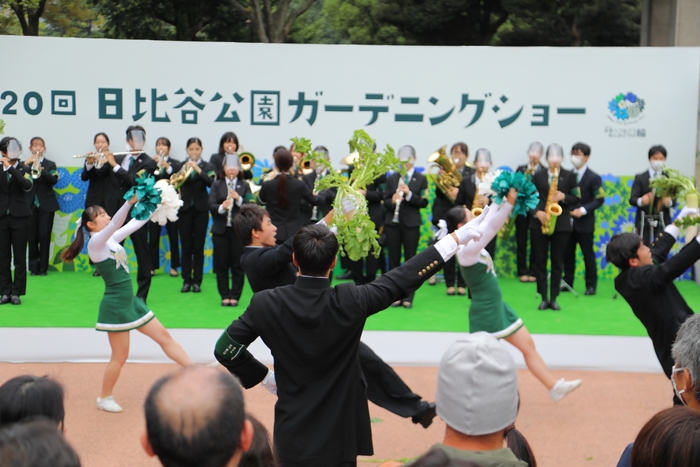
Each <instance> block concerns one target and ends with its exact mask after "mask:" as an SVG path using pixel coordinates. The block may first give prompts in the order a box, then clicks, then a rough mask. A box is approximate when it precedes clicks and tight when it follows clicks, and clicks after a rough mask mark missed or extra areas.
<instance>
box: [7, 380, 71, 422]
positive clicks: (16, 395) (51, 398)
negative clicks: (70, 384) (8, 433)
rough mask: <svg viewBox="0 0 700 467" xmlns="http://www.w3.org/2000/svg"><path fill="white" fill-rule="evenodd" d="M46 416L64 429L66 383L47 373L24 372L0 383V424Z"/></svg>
mask: <svg viewBox="0 0 700 467" xmlns="http://www.w3.org/2000/svg"><path fill="white" fill-rule="evenodd" d="M37 416H41V417H46V418H47V419H49V420H52V421H53V422H54V423H55V424H56V425H58V427H59V429H61V430H63V418H64V416H65V410H64V407H63V386H61V384H59V383H57V382H56V381H54V380H52V379H50V378H48V377H47V376H34V375H22V376H17V377H15V378H12V379H10V380H9V381H7V382H5V384H3V385H2V386H0V427H3V426H7V425H10V424H12V423H16V422H19V421H20V420H23V419H26V418H29V417H37Z"/></svg>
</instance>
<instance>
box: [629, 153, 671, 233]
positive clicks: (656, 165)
mask: <svg viewBox="0 0 700 467" xmlns="http://www.w3.org/2000/svg"><path fill="white" fill-rule="evenodd" d="M665 165H666V148H665V147H663V146H652V147H651V148H650V149H649V169H648V170H647V171H645V172H642V173H640V174H637V175H635V176H634V182H633V183H632V190H631V192H630V205H631V206H634V207H636V208H637V215H636V216H635V218H634V225H635V227H636V228H637V233H638V234H639V235H640V236H641V237H642V239H643V240H644V244H645V245H647V246H648V245H650V244H651V242H652V241H653V240H654V238H656V236H657V235H658V234H659V233H660V232H662V231H663V229H664V226H666V225H668V224H669V223H670V222H671V208H672V207H673V205H674V202H673V200H672V199H671V198H660V197H658V196H656V195H655V193H654V191H653V190H652V189H651V187H650V186H649V182H650V181H651V179H653V178H656V177H663V176H664V175H663V172H662V171H663V168H664V166H665Z"/></svg>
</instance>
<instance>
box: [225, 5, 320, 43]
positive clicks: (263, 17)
mask: <svg viewBox="0 0 700 467" xmlns="http://www.w3.org/2000/svg"><path fill="white" fill-rule="evenodd" d="M315 1H316V0H305V1H304V3H303V4H302V5H300V6H299V7H297V8H294V9H291V3H292V0H280V1H279V2H278V3H277V7H276V8H275V10H274V11H272V3H271V1H270V0H250V3H249V4H248V6H244V5H243V4H242V3H241V2H239V1H238V0H228V2H229V3H230V4H231V5H232V6H233V7H234V8H236V9H237V10H238V11H240V12H241V13H243V15H244V16H245V17H246V18H247V19H249V20H250V21H251V23H252V25H253V26H254V27H255V29H256V30H257V33H258V39H259V40H260V42H268V43H282V42H284V41H285V40H286V39H287V35H288V34H289V31H290V30H291V28H292V25H293V24H294V21H296V19H297V18H298V17H299V15H301V14H302V13H304V12H305V11H306V10H308V9H309V8H310V7H311V5H313V3H314V2H315Z"/></svg>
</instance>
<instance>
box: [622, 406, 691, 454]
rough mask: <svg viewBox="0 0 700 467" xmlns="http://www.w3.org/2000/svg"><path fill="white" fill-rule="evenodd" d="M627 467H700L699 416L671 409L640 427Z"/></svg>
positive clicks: (679, 409)
mask: <svg viewBox="0 0 700 467" xmlns="http://www.w3.org/2000/svg"><path fill="white" fill-rule="evenodd" d="M630 465H631V467H679V466H691V465H700V413H699V412H697V411H696V410H692V409H690V408H688V407H678V406H677V407H672V408H670V409H666V410H662V411H661V412H659V413H657V414H656V415H654V416H653V417H651V420H649V421H648V422H647V423H646V425H644V426H643V427H642V429H641V430H640V432H639V434H638V435H637V438H636V439H635V440H634V447H633V448H632V460H631V462H630Z"/></svg>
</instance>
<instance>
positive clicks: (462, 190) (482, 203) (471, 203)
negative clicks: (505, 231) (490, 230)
mask: <svg viewBox="0 0 700 467" xmlns="http://www.w3.org/2000/svg"><path fill="white" fill-rule="evenodd" d="M474 165H475V166H476V168H475V170H474V172H473V173H472V174H471V175H469V176H467V177H464V178H463V179H462V183H461V184H460V185H459V190H458V191H457V199H455V205H456V206H464V207H466V208H467V209H469V210H472V209H473V208H476V207H478V208H482V209H483V208H484V207H486V206H488V205H489V204H491V197H490V195H488V194H484V192H480V191H479V189H478V187H479V184H480V183H481V181H482V180H483V177H484V175H485V174H487V173H488V172H489V170H490V169H491V166H492V165H493V164H492V161H491V151H489V150H488V149H485V148H480V149H477V150H476V154H475V155H474ZM488 188H489V189H490V187H488ZM475 197H476V199H475ZM496 238H497V237H494V238H493V240H491V241H490V242H489V244H488V245H486V248H485V249H486V251H488V252H489V254H490V255H491V258H495V257H496Z"/></svg>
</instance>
